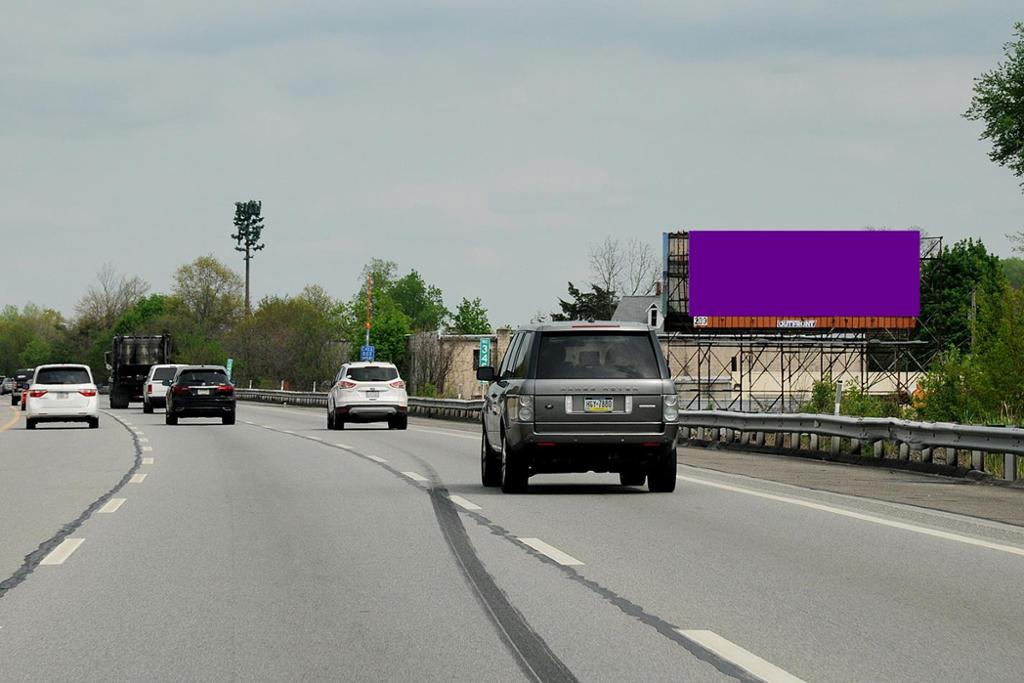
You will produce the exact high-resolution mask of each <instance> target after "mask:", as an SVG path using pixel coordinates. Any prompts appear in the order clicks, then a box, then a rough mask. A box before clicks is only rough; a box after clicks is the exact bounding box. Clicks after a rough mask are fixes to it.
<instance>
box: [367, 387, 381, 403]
mask: <svg viewBox="0 0 1024 683" xmlns="http://www.w3.org/2000/svg"><path fill="white" fill-rule="evenodd" d="M379 394H380V392H379V391H377V390H376V389H370V390H368V391H367V392H366V398H367V399H368V400H370V401H376V400H377V397H378V395H379Z"/></svg>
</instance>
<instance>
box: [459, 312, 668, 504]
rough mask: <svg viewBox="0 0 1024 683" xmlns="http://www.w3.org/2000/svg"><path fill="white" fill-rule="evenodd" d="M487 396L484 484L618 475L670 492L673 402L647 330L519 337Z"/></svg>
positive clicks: (514, 485) (580, 326) (576, 326)
mask: <svg viewBox="0 0 1024 683" xmlns="http://www.w3.org/2000/svg"><path fill="white" fill-rule="evenodd" d="M477 379H479V380H481V381H485V382H488V383H489V386H488V387H487V391H486V393H485V395H484V409H483V438H482V443H481V447H480V472H481V479H482V480H483V484H484V486H501V490H502V491H504V492H506V493H515V492H525V491H526V489H527V486H528V481H529V478H530V476H532V475H534V474H541V473H551V472H618V473H619V481H620V482H621V483H622V484H623V485H625V486H641V485H643V483H644V481H645V480H646V482H647V485H648V488H649V489H650V490H651V491H652V492H669V491H674V490H675V486H676V435H677V433H678V431H679V427H678V424H677V418H678V417H679V402H678V399H677V397H676V393H675V384H674V382H673V381H672V377H671V375H670V374H669V370H668V364H667V363H666V362H665V357H664V355H663V354H662V352H661V345H660V344H659V343H658V339H657V336H656V335H655V333H654V330H652V329H651V328H649V327H647V326H646V325H638V324H620V323H612V322H570V323H548V324H543V325H532V326H528V327H524V328H522V329H520V330H518V331H517V332H516V334H515V336H514V337H513V338H512V341H511V343H510V344H509V347H508V351H507V352H506V353H505V357H504V358H503V359H502V361H501V365H500V366H499V367H498V369H497V371H495V370H494V368H490V367H481V368H478V369H477Z"/></svg>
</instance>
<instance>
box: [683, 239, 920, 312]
mask: <svg viewBox="0 0 1024 683" xmlns="http://www.w3.org/2000/svg"><path fill="white" fill-rule="evenodd" d="M920 239H921V236H920V233H919V232H917V231H916V230H899V231H888V230H882V231H876V230H807V231H797V230H723V231H709V230H703V231H690V233H689V241H690V244H689V262H690V268H689V284H690V287H689V290H690V311H689V313H690V315H692V316H785V317H801V316H805V317H809V316H901V317H904V316H905V317H917V315H918V314H919V313H920V308H921V258H920Z"/></svg>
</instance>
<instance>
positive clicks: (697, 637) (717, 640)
mask: <svg viewBox="0 0 1024 683" xmlns="http://www.w3.org/2000/svg"><path fill="white" fill-rule="evenodd" d="M676 633H678V634H679V635H681V636H682V637H683V638H686V639H687V640H689V641H690V642H692V643H696V644H697V645H699V646H700V647H702V648H704V649H705V650H709V651H711V652H713V653H715V654H716V655H718V656H719V657H721V658H722V659H725V660H726V661H729V662H732V663H733V664H735V665H736V666H738V667H739V668H741V669H743V670H744V671H746V672H747V673H749V674H751V675H753V676H754V677H756V678H758V679H759V680H762V681H764V682H765V683H804V681H803V679H800V678H797V677H796V676H794V675H793V674H791V673H789V672H788V671H784V670H783V669H780V668H779V667H777V666H775V665H774V664H772V663H771V662H766V661H765V660H763V659H761V658H760V657H758V656H757V655H755V654H754V653H753V652H748V651H747V650H744V649H743V648H742V647H740V646H739V645H737V644H736V643H734V642H732V641H731V640H726V639H725V638H723V637H722V636H720V635H718V634H717V633H715V632H714V631H700V630H697V631H684V630H683V629H676Z"/></svg>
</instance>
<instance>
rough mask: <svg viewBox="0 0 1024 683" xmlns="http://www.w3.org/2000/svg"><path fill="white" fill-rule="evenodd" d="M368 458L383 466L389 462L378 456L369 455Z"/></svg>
mask: <svg viewBox="0 0 1024 683" xmlns="http://www.w3.org/2000/svg"><path fill="white" fill-rule="evenodd" d="M366 457H367V458H369V459H370V460H372V461H374V462H379V463H381V464H383V463H386V462H387V460H385V459H384V458H378V457H377V456H376V455H368V456H366Z"/></svg>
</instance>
